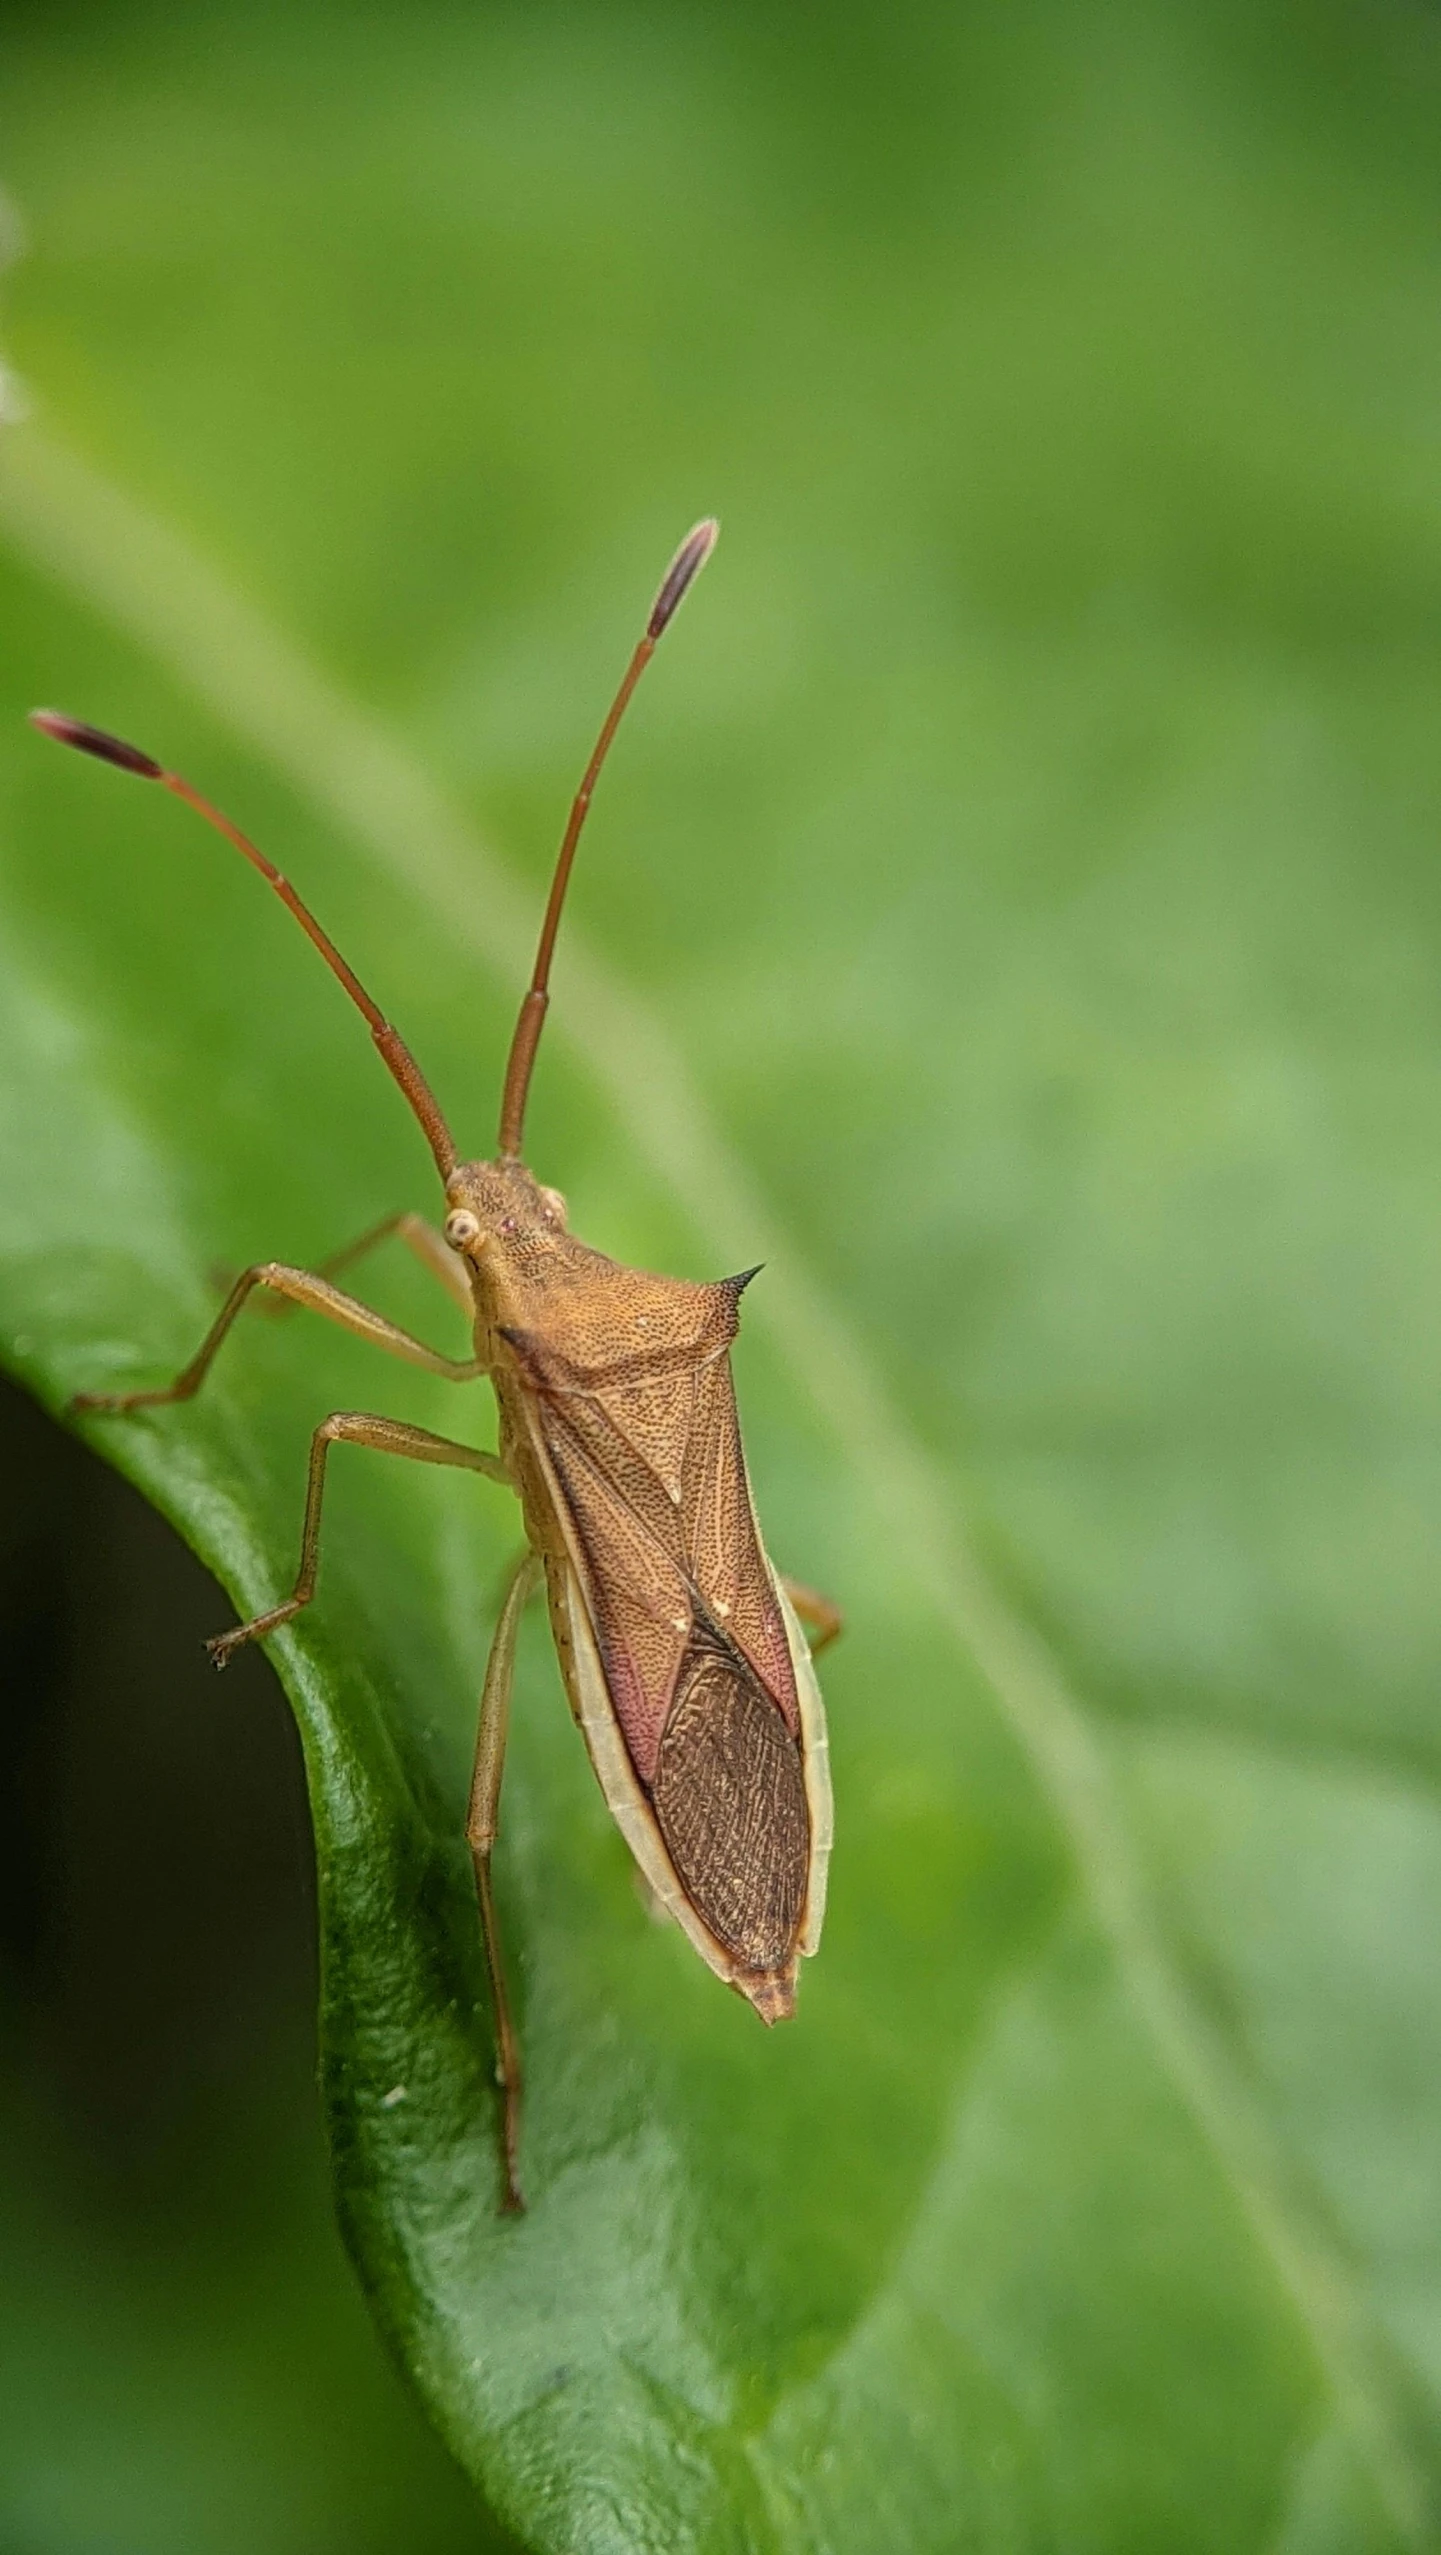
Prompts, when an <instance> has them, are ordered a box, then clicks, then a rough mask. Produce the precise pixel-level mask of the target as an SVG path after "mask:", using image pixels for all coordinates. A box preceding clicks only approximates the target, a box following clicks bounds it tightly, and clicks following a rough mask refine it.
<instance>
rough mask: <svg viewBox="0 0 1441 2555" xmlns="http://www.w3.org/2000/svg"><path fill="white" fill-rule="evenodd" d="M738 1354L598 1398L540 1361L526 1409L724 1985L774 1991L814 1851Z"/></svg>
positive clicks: (664, 1834) (603, 1655) (666, 1831)
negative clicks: (726, 1980) (764, 1982)
mask: <svg viewBox="0 0 1441 2555" xmlns="http://www.w3.org/2000/svg"><path fill="white" fill-rule="evenodd" d="M727 1347H728V1342H724V1343H721V1344H719V1345H718V1346H716V1347H709V1348H707V1349H706V1350H705V1351H704V1352H703V1353H702V1354H700V1355H698V1356H694V1357H692V1358H690V1359H688V1360H686V1361H685V1362H684V1363H681V1362H679V1361H666V1362H665V1364H664V1365H663V1367H662V1370H661V1371H660V1372H659V1373H656V1372H651V1373H649V1374H639V1373H636V1372H635V1371H633V1370H632V1371H628V1372H622V1373H620V1374H615V1373H614V1372H613V1373H612V1376H611V1377H610V1378H608V1379H603V1378H602V1377H600V1376H595V1377H593V1378H590V1379H587V1381H586V1382H585V1384H583V1385H582V1384H580V1383H579V1382H578V1381H571V1382H566V1383H564V1384H562V1383H560V1381H559V1378H558V1377H557V1376H554V1375H553V1376H552V1377H551V1378H550V1379H549V1385H548V1382H547V1379H546V1378H545V1376H544V1375H543V1373H542V1372H540V1371H539V1370H538V1368H537V1365H536V1363H535V1362H534V1361H532V1368H531V1376H530V1382H531V1387H532V1389H531V1393H530V1395H529V1396H528V1397H527V1399H528V1402H529V1416H530V1420H531V1426H532V1429H533V1431H534V1434H535V1436H536V1437H537V1438H538V1439H539V1441H540V1446H541V1447H542V1448H543V1450H544V1456H545V1459H546V1470H547V1472H548V1474H549V1476H550V1479H551V1482H552V1483H553V1485H554V1491H555V1495H556V1508H557V1513H558V1515H559V1516H560V1518H561V1519H562V1521H563V1524H564V1527H565V1531H566V1540H567V1543H568V1545H569V1547H570V1549H571V1552H572V1555H573V1558H574V1564H575V1579H576V1582H577V1585H578V1588H579V1590H580V1591H581V1592H583V1600H584V1607H585V1612H586V1614H587V1616H588V1619H589V1625H590V1628H591V1629H592V1631H593V1634H594V1643H595V1650H596V1654H597V1664H598V1665H599V1667H600V1670H601V1673H602V1675H603V1678H604V1684H605V1689H606V1693H607V1697H608V1700H609V1705H610V1709H611V1711H612V1713H613V1715H614V1717H615V1720H616V1721H617V1722H618V1723H619V1725H620V1731H621V1734H622V1736H623V1739H624V1743H625V1749H626V1753H627V1756H628V1759H629V1763H630V1768H631V1771H632V1773H633V1775H634V1777H635V1778H636V1779H637V1781H638V1784H639V1786H640V1788H641V1789H642V1791H643V1793H644V1796H645V1800H646V1803H647V1806H648V1809H649V1812H650V1815H651V1817H652V1818H653V1820H654V1823H655V1825H656V1827H657V1829H658V1830H659V1834H660V1837H661V1839H663V1842H664V1850H665V1853H666V1855H667V1856H668V1858H669V1862H670V1864H671V1866H672V1867H673V1870H674V1874H675V1876H676V1877H677V1878H678V1879H679V1881H680V1884H681V1886H682V1889H683V1890H684V1892H685V1895H686V1897H687V1899H688V1900H689V1902H690V1905H691V1907H692V1908H693V1909H694V1910H695V1911H696V1913H697V1914H698V1915H699V1916H700V1917H701V1919H702V1920H703V1923H704V1925H705V1927H706V1929H707V1930H708V1932H709V1933H710V1935H712V1936H713V1937H714V1938H715V1940H716V1942H717V1944H718V1945H719V1946H721V1947H722V1948H723V1950H724V1952H725V1954H726V1955H728V1956H729V1958H728V1971H729V1972H730V1973H732V1974H738V1975H739V1976H740V1977H741V1978H744V1977H745V1976H751V1977H755V1978H761V1977H770V1978H775V1977H777V1976H779V1975H784V1974H787V1973H789V1972H793V1970H794V1964H795V1959H796V1956H797V1950H798V1945H799V1942H800V1938H801V1936H802V1934H803V1933H804V1934H805V1935H806V1936H807V1937H809V1935H810V1933H811V1930H812V1928H811V1917H812V1914H813V1912H814V1911H815V1905H816V1900H815V1891H814V1889H813V1887H812V1880H813V1866H814V1862H815V1856H814V1853H813V1846H814V1845H815V1844H816V1842H818V1839H817V1836H816V1833H815V1821H814V1815H813V1803H812V1800H811V1797H810V1791H809V1787H808V1782H807V1768H806V1763H805V1747H804V1733H803V1715H802V1708H801V1701H800V1696H799V1693H798V1687H797V1676H796V1668H795V1661H794V1657H793V1652H792V1645H791V1638H790V1633H789V1630H788V1626H787V1621H786V1616H785V1613H784V1611H783V1607H782V1601H781V1599H780V1597H779V1594H778V1592H777V1589H776V1585H775V1580H774V1575H773V1573H772V1571H771V1569H770V1565H769V1563H768V1561H767V1560H766V1558H765V1555H764V1553H763V1551H762V1548H761V1544H760V1538H759V1535H758V1533H757V1531H756V1525H755V1518H754V1514H753V1511H752V1508H751V1501H750V1493H749V1488H748V1485H747V1481H746V1474H745V1464H744V1459H743V1456H742V1453H741V1445H740V1432H739V1427H738V1423H737V1419H736V1411H735V1395H734V1389H733V1386H732V1383H731V1377H730V1367H729V1359H728V1357H727V1355H726V1349H727ZM808 1665H809V1663H808V1662H807V1668H808ZM592 1701H594V1698H592ZM594 1752H595V1751H594V1748H593V1753H594ZM597 1770H598V1771H601V1767H600V1760H599V1758H597ZM602 1781H603V1782H604V1781H605V1777H604V1774H603V1773H602ZM827 1815H828V1813H827ZM622 1824H623V1825H624V1824H625V1822H622ZM632 1842H634V1840H632ZM826 1842H827V1843H828V1837H827V1839H826ZM663 1895H664V1893H663ZM807 1948H809V1942H807ZM713 1965H716V1964H713Z"/></svg>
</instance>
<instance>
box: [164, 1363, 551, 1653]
mask: <svg viewBox="0 0 1441 2555" xmlns="http://www.w3.org/2000/svg"><path fill="white" fill-rule="evenodd" d="M342 1438H343V1439H345V1440H346V1441H347V1443H348V1444H350V1445H352V1446H371V1447H374V1449H375V1450H376V1452H377V1454H381V1455H408V1456H409V1457H410V1458H411V1461H412V1462H413V1463H417V1464H457V1465H461V1466H463V1467H464V1469H465V1470H466V1471H467V1472H471V1473H485V1474H486V1475H487V1476H488V1478H489V1479H490V1480H491V1481H496V1482H507V1483H509V1481H510V1475H509V1473H508V1472H507V1471H506V1469H505V1466H504V1464H503V1463H502V1462H501V1460H500V1457H499V1456H498V1455H485V1454H482V1453H481V1451H480V1449H479V1448H478V1447H476V1446H461V1445H459V1444H458V1443H457V1442H456V1440H455V1439H454V1438H453V1437H436V1436H433V1435H432V1433H431V1431H430V1430H429V1429H428V1428H412V1427H411V1426H410V1424H409V1422H408V1421H406V1420H400V1419H381V1418H379V1417H377V1415H376V1414H375V1413H374V1412H373V1411H332V1412H331V1414H330V1417H329V1419H323V1420H322V1421H321V1423H320V1426H319V1428H318V1429H317V1430H316V1432H315V1435H314V1436H313V1437H312V1439H311V1441H310V1482H309V1487H308V1488H307V1491H306V1495H305V1524H304V1526H303V1527H302V1528H301V1533H300V1568H299V1570H298V1571H297V1572H296V1574H295V1586H294V1588H293V1589H292V1590H291V1592H290V1595H289V1596H288V1597H287V1598H286V1599H285V1602H284V1604H283V1605H279V1606H272V1607H271V1609H270V1612H269V1613H268V1614H264V1615H256V1616H255V1618H254V1619H253V1621H252V1622H250V1623H242V1624H237V1625H236V1627H235V1629H234V1631H233V1632H222V1633H217V1635H216V1637H215V1639H214V1640H213V1641H207V1643H206V1645H205V1647H206V1649H207V1650H208V1651H209V1653H210V1656H211V1658H212V1659H213V1660H214V1662H215V1665H216V1667H217V1668H223V1667H224V1666H225V1664H226V1662H227V1660H228V1659H229V1657H230V1654H231V1652H232V1651H233V1650H238V1649H239V1647H240V1645H241V1643H242V1642H243V1641H255V1640H258V1639H259V1638H260V1636H261V1635H262V1634H263V1633H267V1632H274V1631H275V1629H276V1627H277V1625H279V1624H283V1623H289V1621H290V1619H291V1617H292V1615H298V1614H299V1613H300V1611H301V1608H302V1607H303V1606H308V1605H309V1603H310V1600H311V1598H312V1597H313V1596H314V1594H315V1581H316V1576H317V1573H318V1571H319V1568H320V1512H321V1508H322V1506H323V1504H324V1500H325V1462H326V1457H327V1456H328V1455H329V1453H330V1450H331V1447H332V1446H334V1445H335V1444H336V1443H337V1441H338V1440H340V1439H342Z"/></svg>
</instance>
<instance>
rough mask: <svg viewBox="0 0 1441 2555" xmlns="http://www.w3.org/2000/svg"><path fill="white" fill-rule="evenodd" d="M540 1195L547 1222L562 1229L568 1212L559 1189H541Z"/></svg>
mask: <svg viewBox="0 0 1441 2555" xmlns="http://www.w3.org/2000/svg"><path fill="white" fill-rule="evenodd" d="M540 1194H541V1199H542V1201H543V1203H544V1207H545V1213H546V1220H547V1222H548V1223H550V1224H558V1225H561V1226H562V1227H563V1226H564V1224H565V1220H566V1215H567V1212H568V1210H567V1207H566V1203H565V1200H564V1198H563V1197H562V1196H561V1194H560V1191H559V1189H542V1190H541V1193H540Z"/></svg>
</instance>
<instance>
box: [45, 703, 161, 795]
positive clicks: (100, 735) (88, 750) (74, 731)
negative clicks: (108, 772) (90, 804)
mask: <svg viewBox="0 0 1441 2555" xmlns="http://www.w3.org/2000/svg"><path fill="white" fill-rule="evenodd" d="M30 724H31V726H32V727H38V729H39V730H40V733H41V735H42V736H53V737H54V739H55V742H56V744H57V745H74V746H77V747H78V748H79V750H80V752H81V753H82V754H94V755H96V756H97V757H98V759H99V760H100V761H101V762H102V763H117V764H118V765H119V767H120V769H121V771H122V772H135V773H138V775H139V777H140V779H141V780H142V781H163V780H164V778H165V766H164V764H163V763H157V762H156V760H155V758H154V756H153V755H152V754H142V753H141V751H140V748H139V746H138V745H127V744H126V742H125V739H124V737H123V736H111V735H110V734H109V733H108V732H107V730H106V729H104V728H103V727H87V726H86V724H85V721H84V720H83V719H67V718H66V716H65V714H64V712H63V711H61V710H32V711H31V713H30Z"/></svg>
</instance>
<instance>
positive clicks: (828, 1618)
mask: <svg viewBox="0 0 1441 2555" xmlns="http://www.w3.org/2000/svg"><path fill="white" fill-rule="evenodd" d="M781 1586H782V1587H783V1588H784V1590H785V1592H786V1595H787V1596H788V1597H789V1599H790V1601H791V1604H792V1605H793V1606H794V1608H795V1610H796V1613H797V1614H798V1615H799V1616H800V1619H801V1622H802V1623H803V1624H804V1625H805V1628H806V1630H807V1632H809V1633H813V1634H814V1636H815V1638H814V1639H813V1641H812V1643H811V1657H812V1658H813V1659H814V1658H817V1657H818V1656H819V1654H820V1652H821V1651H822V1650H824V1649H825V1647H826V1644H827V1643H828V1642H831V1641H835V1640H837V1639H838V1637H839V1636H840V1634H841V1633H843V1632H844V1631H845V1628H846V1619H845V1616H844V1615H843V1614H842V1613H841V1610H840V1608H839V1606H838V1605H836V1604H835V1603H834V1601H833V1599H831V1598H830V1597H823V1596H822V1595H821V1592H820V1590H819V1589H818V1588H808V1587H807V1586H806V1584H805V1581H804V1580H803V1579H787V1577H786V1575H785V1573H784V1571H782V1573H781Z"/></svg>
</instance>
